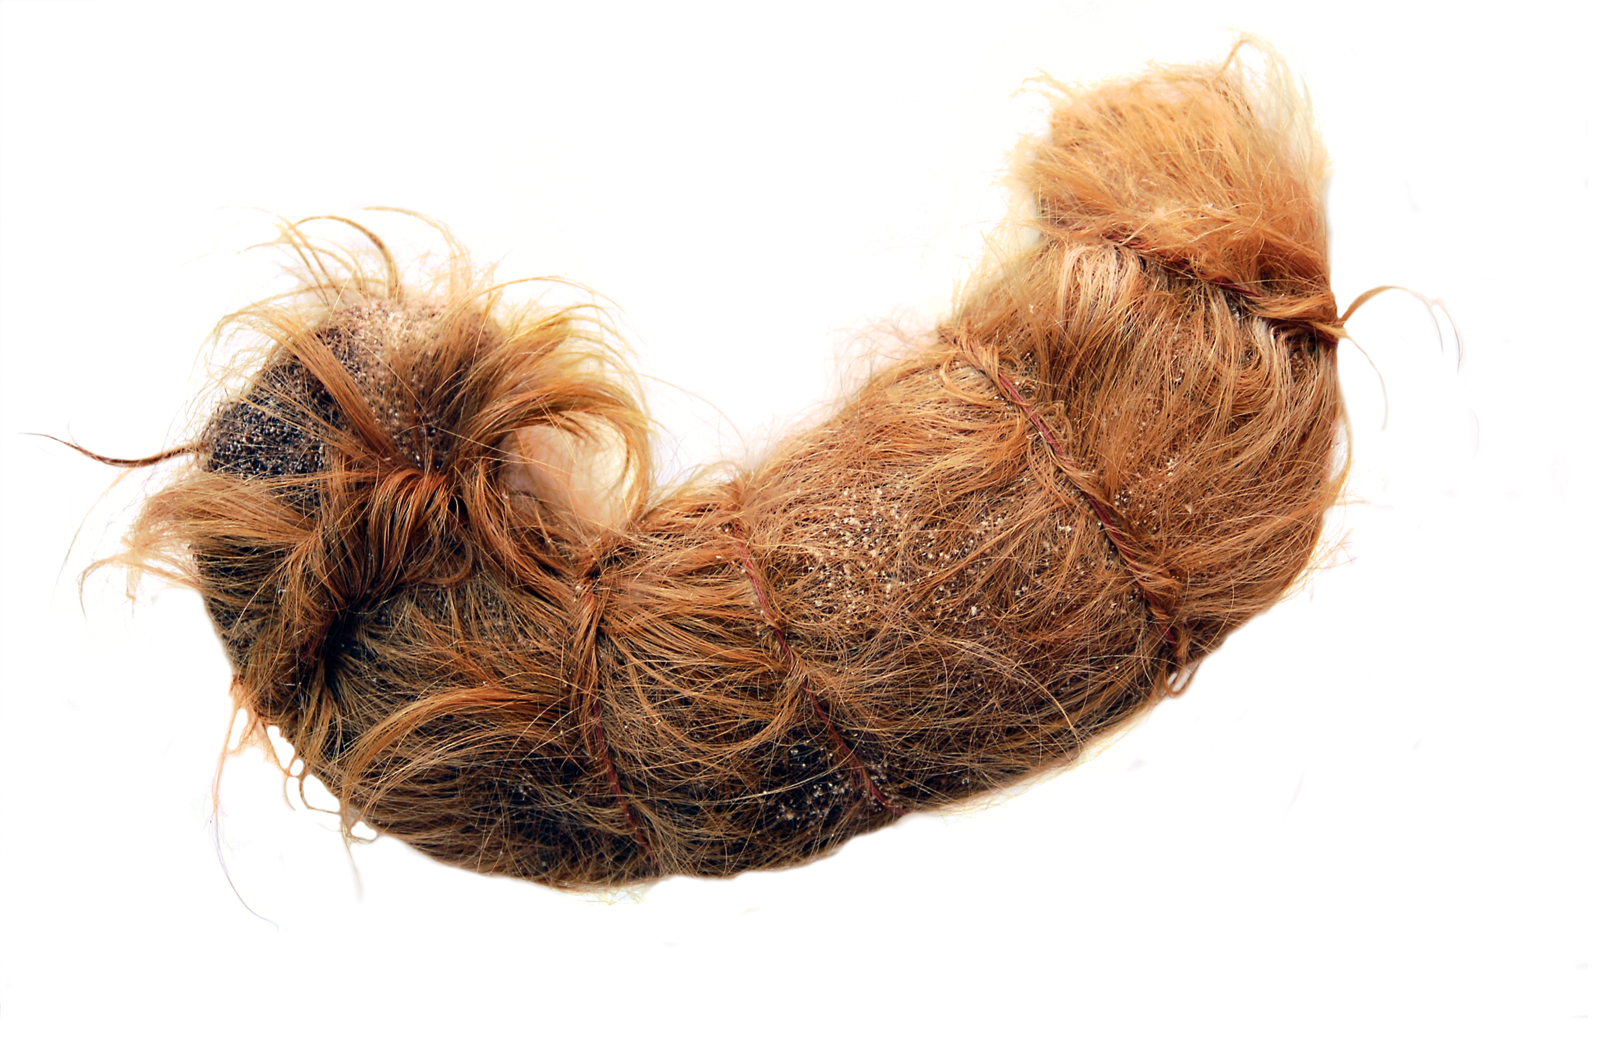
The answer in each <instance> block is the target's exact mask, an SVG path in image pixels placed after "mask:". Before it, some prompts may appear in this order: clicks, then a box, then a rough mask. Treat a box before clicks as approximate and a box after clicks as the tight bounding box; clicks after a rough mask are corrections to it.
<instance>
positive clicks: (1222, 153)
mask: <svg viewBox="0 0 1600 1064" xmlns="http://www.w3.org/2000/svg"><path fill="white" fill-rule="evenodd" d="M1050 84H1051V86H1052V89H1053V91H1054V106H1053V111H1052V114H1051V117H1050V125H1049V132H1048V134H1047V136H1046V137H1045V138H1044V139H1043V140H1042V142H1040V143H1039V144H1038V145H1037V148H1036V150H1035V151H1034V153H1033V154H1032V156H1031V157H1030V158H1028V159H1027V160H1026V161H1025V162H1024V163H1023V165H1022V170H1021V175H1020V176H1021V178H1022V180H1023V181H1024V183H1025V184H1026V186H1027V188H1028V189H1029V190H1030V192H1031V194H1032V197H1033V199H1034V202H1035V206H1036V209H1037V219H1036V221H1035V223H1034V224H1035V225H1036V226H1037V227H1038V228H1039V229H1040V230H1041V231H1042V232H1043V233H1044V234H1045V235H1046V236H1047V237H1048V238H1053V239H1057V240H1063V241H1077V242H1090V243H1103V244H1111V245H1118V246H1122V247H1125V248H1128V249H1129V250H1131V251H1134V252H1137V253H1138V254H1140V255H1142V256H1144V257H1145V258H1147V259H1151V260H1155V261H1158V262H1161V263H1163V264H1165V265H1167V266H1169V267H1171V268H1173V269H1176V270H1179V271H1181V272H1184V273H1187V274H1190V275H1192V276H1195V277H1197V278H1199V279H1201V280H1204V281H1208V282H1211V283H1213V284H1216V285H1218V286H1219V287H1221V288H1224V289H1227V290H1231V291H1232V292H1233V293H1235V294H1236V295H1238V296H1240V297H1243V298H1245V299H1247V300H1248V301H1249V304H1250V306H1251V309H1252V311H1253V312H1254V313H1256V314H1259V315H1261V316H1262V317H1265V318H1270V319H1276V320H1285V321H1287V320H1301V321H1305V322H1307V323H1310V324H1315V323H1319V322H1320V323H1326V324H1329V325H1334V324H1335V319H1336V317H1337V314H1338V311H1337V308H1336V305H1335V302H1334V298H1333V294H1332V290H1331V287H1330V283H1329V268H1328V233H1327V225H1326V220H1325V215H1324V210H1323V187H1324V185H1325V183H1326V180H1327V175H1328V161H1327V155H1326V153H1325V151H1324V149H1323V147H1322V142H1321V138H1320V137H1319V135H1318V133H1317V129H1316V124H1315V121H1314V120H1313V118H1312V114H1311V108H1310V104H1309V102H1308V101H1307V99H1306V97H1305V94H1304V92H1303V91H1302V89H1301V88H1300V87H1299V86H1298V85H1297V84H1296V82H1295V81H1294V79H1293V78H1292V76H1291V75H1290V74H1289V71H1288V68H1287V66H1286V65H1285V64H1284V62H1283V60H1282V59H1281V58H1279V57H1278V55H1277V54H1276V53H1275V52H1273V51H1272V50H1271V49H1270V48H1269V47H1268V46H1267V45H1265V44H1264V43H1262V42H1260V41H1257V40H1255V39H1253V38H1249V37H1242V38H1240V40H1239V41H1238V43H1237V44H1236V45H1235V47H1234V49H1233V51H1232V52H1230V53H1229V55H1228V56H1227V58H1225V59H1224V60H1222V61H1221V62H1219V63H1213V64H1206V65H1198V66H1170V67H1167V66H1156V67H1152V68H1151V69H1150V70H1149V71H1148V72H1147V73H1145V74H1144V75H1142V76H1139V77H1136V78H1133V79H1130V80H1126V81H1121V82H1113V83H1111V84H1103V85H1096V86H1093V87H1090V88H1085V89H1077V88H1072V87H1068V86H1065V85H1062V84H1059V83H1055V82H1052V83H1050Z"/></svg>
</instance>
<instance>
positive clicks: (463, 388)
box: [117, 50, 1344, 888]
mask: <svg viewBox="0 0 1600 1064" xmlns="http://www.w3.org/2000/svg"><path fill="white" fill-rule="evenodd" d="M1264 66H1265V72H1264V73H1262V72H1259V71H1258V72H1255V73H1252V72H1250V71H1249V70H1247V69H1245V68H1244V67H1243V66H1242V65H1241V63H1240V62H1239V59H1238V57H1237V50H1236V54H1235V55H1231V56H1230V57H1229V58H1228V59H1227V60H1226V61H1224V62H1222V63H1220V64H1215V65H1211V66H1205V67H1185V68H1161V69H1155V70H1153V71H1152V72H1150V73H1147V74H1145V75H1143V76H1141V77H1139V78H1136V79H1134V80H1129V81H1124V82H1120V83H1114V84H1110V85H1104V86H1100V87H1096V88H1093V89H1089V90H1071V89H1067V88H1065V87H1062V86H1056V87H1055V88H1054V89H1053V90H1052V93H1053V96H1052V106H1053V111H1052V114H1051V117H1050V121H1049V129H1048V133H1047V135H1046V136H1045V137H1044V138H1043V139H1041V140H1039V141H1038V142H1037V143H1032V144H1030V145H1028V146H1026V147H1025V150H1024V151H1023V152H1022V153H1021V156H1020V158H1021V159H1022V161H1021V162H1020V163H1019V170H1018V176H1019V178H1020V181H1021V182H1022V184H1023V185H1024V186H1025V188H1026V190H1027V195H1028V197H1029V199H1030V201H1031V207H1032V217H1031V219H1030V221H1029V223H1028V225H1029V226H1030V227H1031V230H1032V234H1031V238H1030V239H1029V240H1028V241H1026V242H1023V243H1021V244H1020V245H1019V250H1017V251H1016V252H1015V253H1013V254H1011V255H1010V256H1009V257H1007V258H1006V259H1005V260H1004V261H1001V262H998V263H996V264H994V265H992V266H991V267H989V268H987V269H986V270H985V271H983V272H982V273H981V274H980V276H979V277H977V278H975V279H974V280H973V281H972V282H971V283H970V284H969V285H968V287H967V290H966V292H965V294H964V295H963V296H962V297H961V299H960V300H959V302H958V304H957V306H956V307H955V308H954V311H953V312H952V313H951V314H950V315H949V316H948V318H947V319H946V320H944V321H943V323H942V324H940V325H939V326H938V327H937V329H936V330H935V331H933V332H932V333H931V334H929V335H926V336H923V337H921V338H918V339H916V340H914V341H910V342H908V343H907V344H906V346H905V349H904V350H902V351H900V352H898V353H897V354H896V357H894V358H893V359H892V360H889V361H887V362H886V363H885V364H883V365H881V366H880V367H879V368H878V369H877V370H876V371H875V373H874V375H873V376H872V377H871V378H870V380H868V381H867V383H866V384H865V385H864V386H863V387H861V388H860V390H859V391H858V392H856V394H854V395H853V396H851V397H850V398H849V399H847V400H846V401H844V402H843V403H842V405H841V406H840V407H839V409H838V410H837V411H836V412H835V413H834V414H833V415H832V416H831V417H829V418H828V419H827V420H826V421H825V422H823V423H821V424H819V425H817V426H816V427H814V428H811V429H809V430H806V431H802V432H799V433H798V434H796V435H794V436H792V437H791V438H788V439H786V440H784V441H782V442H781V443H779V444H778V445H776V446H775V447H774V448H773V449H772V450H771V452H770V453H769V454H767V455H766V456H765V457H764V458H762V459H761V460H759V461H756V462H754V463H753V464H751V465H749V466H748V468H742V469H740V470H738V471H737V472H735V473H734V474H733V475H731V476H728V477H726V478H725V479H721V480H713V479H712V478H710V477H706V476H702V477H700V478H696V479H691V480H689V481H687V482H685V483H681V484H677V485H674V486H669V487H666V488H657V487H656V486H654V485H653V484H652V483H651V468H652V466H651V459H650V454H649V437H648V429H649V423H648V420H647V418H646V415H645V413H644V410H643V406H642V403H641V401H640V399H639V397H638V389H637V387H636V386H635V384H634V383H633V380H632V378H631V377H630V376H629V374H628V373H627V371H626V369H625V368H623V367H622V366H621V364H620V363H619V361H618V359H617V358H615V357H614V356H613V355H612V354H611V345H609V344H608V343H607V339H606V337H607V334H606V332H605V330H604V329H603V328H602V327H601V325H600V324H598V323H597V322H598V319H597V318H596V316H595V315H594V314H592V313H590V312H587V311H585V310H584V309H583V308H581V307H580V308H565V309H547V308H540V307H536V306H530V305H516V304H515V303H513V302H512V301H511V300H510V298H509V297H508V296H507V295H506V289H505V288H504V287H499V286H494V285H491V284H489V283H488V281H487V279H486V275H484V274H483V273H481V272H475V271H474V269H473V268H472V267H471V265H470V264H469V261H468V259H467V257H466V255H465V253H464V252H462V251H461V250H460V249H459V248H457V247H455V246H454V245H453V244H452V257H451V259H450V261H449V265H448V268H447V269H445V270H443V271H441V273H440V275H439V276H438V277H437V279H436V280H435V281H434V282H433V283H431V284H427V285H410V284H407V283H406V282H405V281H404V280H403V278H402V274H401V271H400V270H399V267H398V265H397V263H396V261H395V259H394V257H393V256H392V255H391V253H390V252H389V251H388V250H387V248H386V247H385V246H384V244H383V243H382V241H381V240H380V239H379V238H378V237H377V236H376V235H375V234H373V233H371V232H369V231H368V230H367V229H365V228H363V227H362V226H360V225H357V224H356V223H353V222H352V223H349V224H350V225H351V226H353V227H354V229H355V230H357V231H359V232H360V233H361V234H362V235H363V238H364V239H366V240H367V241H369V242H370V246H371V250H370V251H368V252H366V253H361V254H358V253H355V252H340V251H338V250H337V249H330V248H328V247H325V246H323V245H321V244H319V243H317V242H314V241H313V240H311V239H310V238H309V237H308V236H306V235H305V231H304V230H303V229H302V228H301V227H299V226H290V227H288V228H287V230H286V232H285V237H284V243H285V244H286V245H287V246H289V247H290V248H291V249H293V250H294V251H295V252H296V253H297V254H298V255H299V256H300V257H301V259H302V261H303V263H304V270H303V274H302V276H303V280H304V284H303V287H301V288H300V289H298V290H297V291H296V292H295V293H294V294H292V295H291V296H289V297H286V298H283V299H280V300H277V301H273V302H269V303H267V304H263V305H260V306H257V307H253V308H251V309H249V310H247V311H245V312H243V313H242V314H241V315H237V316H235V319H234V320H236V321H240V322H244V323H246V324H247V325H248V326H249V327H250V328H251V329H253V330H254V331H255V332H256V333H258V334H259V336H260V337H261V338H262V340H263V343H262V344H261V345H260V347H259V358H258V361H256V362H255V363H254V364H253V366H252V368H251V370H250V372H249V374H248V380H247V381H246V383H245V384H244V385H243V386H242V387H239V388H237V389H235V390H234V391H233V392H232V393H230V394H229V395H227V396H226V397H224V398H223V399H222V401H220V403H219V404H218V405H216V407H215V408H214V410H213V411H212V412H211V414H210V415H209V418H208V420H206V421H205V423H204V425H203V427H202V428H201V429H200V430H199V431H198V432H197V434H196V435H195V436H194V437H193V438H192V439H191V440H190V441H189V442H187V443H185V444H184V445H182V446H180V447H177V448H175V449H174V450H172V451H169V452H166V453H164V454H163V455H159V456H153V457H152V458H151V459H148V460H144V461H143V462H140V463H135V464H144V463H145V462H153V461H156V460H166V459H171V458H174V457H179V458H182V459H183V460H184V462H185V463H186V464H185V465H183V466H182V467H181V468H177V469H176V470H175V473H174V476H173V477H172V478H171V479H170V480H169V481H168V482H166V483H165V484H164V486H162V487H160V488H159V490H156V491H154V492H153V494H151V495H150V497H149V498H148V500H147V502H146V504H145V506H144V509H143V510H142V512H141V513H140V515H139V516H138V518H137V520H136V522H135V524H134V525H133V527H132V529H131V531H130V533H129V540H128V549H127V553H126V554H124V555H122V556H121V557H120V559H117V560H120V561H122V562H124V563H127V564H129V565H131V566H133V567H134V568H135V569H137V570H141V571H149V572H157V573H161V574H163V575H165V576H167V577H169V578H172V579H177V580H180V581H183V582H185V583H187V584H189V585H190V586H193V587H195V588H197V589H198V590H199V592H200V594H201V595H202V597H203V599H204V602H205V605H206V608H207V610H208V611H209V613H210V615H211V618H212V619H213V621H214V622H215V625H216V629H217V631H218V633H219V635H220V637H221V640H222V643H223V645H224V647H225V648H226V651H227V654H228V656H229V659H230V661H231V663H232V667H233V670H234V674H235V682H234V692H235V698H236V699H237V701H238V703H239V704H240V706H241V707H242V708H243V710H244V711H245V712H246V713H247V714H248V715H249V719H250V720H251V722H252V724H253V726H254V727H255V728H256V729H257V730H258V731H264V730H265V729H266V728H268V727H273V728H276V729H277V730H278V732H279V733H280V734H281V736H282V738H283V739H284V740H286V741H287V742H288V743H289V744H290V745H292V747H293V749H294V751H295V755H296V758H297V761H296V762H295V765H294V767H293V771H294V772H295V773H296V774H299V775H301V777H302V782H303V779H304V778H305V777H307V776H309V777H314V778H315V779H317V780H320V781H321V782H322V783H323V784H324V785H326V787H327V788H328V789H329V790H330V791H331V792H332V794H334V795H335V796H336V797H337V799H338V801H339V803H340V808H341V811H342V815H343V817H344V821H345V824H346V827H347V828H350V827H353V826H354V825H355V824H357V823H358V822H362V823H365V824H366V825H368V826H370V827H371V828H372V829H373V830H375V831H377V832H380V833H385V834H389V835H393V836H396V837H398V838H400V839H403V840H405V841H406V842H408V843H409V844H411V845H412V846H414V847H416V848H417V849H419V850H421V851H423V852H424V853H427V854H429V855H430V856H432V857H435V858H437V859H439V860H441V861H445V862H448V863H450V864H453V865H458V866H462V867H465V868H469V869H473V870H475V871H479V872H484V873H491V874H497V875H509V876H519V877H524V878H527V879H532V880H536V881H539V882H541V883H547V884H551V885H554V886H559V887H569V888H603V887H610V886H617V885H622V884H629V883H635V882H640V881H648V880H653V879H657V878H660V877H663V876H670V875H680V874H681V875H698V876H730V875H735V874H737V873H740V872H744V871H747V870H750V869H759V868H773V867H778V866H784V865H792V864H795V863H797V862H801V861H806V860H809V859H811V858H814V857H817V856H819V855H821V854H824V853H826V852H828V851H830V850H831V849H833V848H834V847H836V846H838V845H839V844H840V843H842V842H843V841H845V840H846V839H848V838H850V837H851V836H853V835H857V834H861V833H863V832H867V831H871V830H874V829H876V828H879V827H882V826H884V825H886V824H890V823H892V822H893V821H895V820H896V819H897V818H898V817H900V816H902V815H904V814H906V813H908V812H912V811H918V810H934V809H939V808H941V807H945V806H947V805H949V804H951V803H954V802H960V801H962V800H963V799H968V798H971V797H973V796H977V795H982V794H984V793H986V792H990V791H993V790H995V789H996V788H1001V787H1005V786H1008V785H1010V784H1014V783H1017V782H1018V781H1021V780H1024V779H1027V778H1029V777H1031V776H1034V775H1037V774H1038V773H1041V772H1043V771H1046V770H1052V769H1057V768H1061V767H1063V766H1066V765H1069V764H1070V763H1072V762H1073V761H1074V760H1075V759H1076V758H1078V757H1079V756H1080V755H1082V754H1083V752H1084V751H1085V750H1086V749H1087V748H1088V747H1089V746H1090V745H1091V744H1092V743H1094V742H1095V741H1096V740H1097V739H1100V738H1103V737H1105V736H1107V735H1108V734H1109V733H1111V732H1112V731H1114V730H1115V729H1117V728H1119V727H1120V726H1123V725H1124V724H1126V723H1127V722H1128V721H1130V720H1131V719H1132V718H1133V717H1135V716H1136V715H1137V714H1139V713H1140V712H1141V711H1142V710H1144V709H1145V708H1146V707H1148V706H1150V705H1151V704H1152V703H1153V702H1155V701H1157V700H1159V699H1160V698H1161V697H1162V696H1164V695H1167V694H1170V693H1174V692H1175V691H1176V690H1177V689H1178V688H1179V687H1180V686H1181V685H1182V684H1183V683H1184V682H1185V681H1186V679H1187V677H1188V676H1189V675H1190V673H1191V670H1192V669H1193V667H1194V666H1195V664H1196V663H1197V662H1199V661H1200V659H1202V658H1203V657H1204V656H1205V655H1207V654H1209V653H1210V652H1211V651H1213V650H1214V649H1216V648H1217V647H1218V646H1219V645H1220V644H1221V643H1222V641H1223V640H1224V639H1225V638H1226V637H1227V635H1228V633H1229V632H1231V631H1232V630H1233V629H1235V628H1236V627H1238V626H1239V625H1240V624H1242V623H1244V622H1245V621H1247V620H1249V619H1250V618H1251V617H1253V616H1255V615H1256V614H1257V613H1259V612H1261V611H1262V610H1264V609H1266V608H1267V607H1268V606H1270V605H1272V604H1273V603H1274V602H1275V601H1277V600H1278V599H1279V598H1280V597H1281V596H1282V595H1283V594H1284V593H1285V591H1286V589H1288V588H1289V587H1290V586H1291V584H1292V583H1293V582H1294V581H1295V580H1296V578H1297V577H1298V576H1299V575H1300V574H1301V573H1302V572H1303V571H1304V570H1305V569H1306V567H1307V565H1308V563H1309V561H1310V560H1311V558H1312V557H1313V554H1314V552H1315V550H1316V547H1317V544H1318V540H1319V536H1320V533H1321V529H1322V522H1323V517H1324V514H1325V512H1326V511H1327V510H1328V508H1329V507H1330V506H1331V505H1332V504H1333V503H1334V502H1335V500H1336V498H1337V496H1338V493H1339V490H1340V485H1341V481H1342V477H1343V472H1344V467H1343V459H1342V457H1341V456H1342V454H1343V447H1342V439H1343V436H1342V424H1343V419H1342V413H1341V405H1340V397H1339V390H1338V382H1337V369H1336V359H1335V350H1336V345H1337V343H1338V341H1339V339H1340V337H1341V336H1342V335H1343V329H1342V319H1341V318H1339V317H1338V314H1337V308H1336V306H1335V302H1334V298H1333V295H1332V291H1331V289H1330V286H1329V275H1328V253H1327V244H1328V240H1327V232H1326V226H1325V221H1324V214H1323V209H1322V201H1321V189H1322V185H1323V182H1324V177H1325V161H1324V157H1323V154H1322V150H1321V147H1320V145H1319V142H1318V140H1317V137H1316V135H1315V132H1314V130H1313V128H1312V125H1311V120H1310V116H1309V112H1308V110H1307V108H1306V106H1305V103H1304V101H1303V100H1302V99H1301V97H1300V96H1299V95H1298V94H1297V93H1296V92H1295V91H1294V90H1293V89H1291V88H1290V87H1289V82H1288V80H1287V79H1286V78H1285V77H1284V74H1283V72H1282V70H1281V69H1280V68H1279V66H1278V64H1277V61H1276V60H1275V59H1273V58H1272V57H1271V56H1270V55H1269V56H1267V57H1266V58H1265V60H1264ZM597 485H598V486H597Z"/></svg>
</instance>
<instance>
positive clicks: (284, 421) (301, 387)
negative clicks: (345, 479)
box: [204, 358, 340, 480]
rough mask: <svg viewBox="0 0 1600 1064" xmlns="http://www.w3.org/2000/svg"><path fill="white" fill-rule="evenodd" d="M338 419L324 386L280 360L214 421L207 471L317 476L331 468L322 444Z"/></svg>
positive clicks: (278, 476)
mask: <svg viewBox="0 0 1600 1064" xmlns="http://www.w3.org/2000/svg"><path fill="white" fill-rule="evenodd" d="M339 420H340V419H339V418H338V414H337V412H336V410H335V407H334V401H333V396H332V395H330V394H329V393H328V390H327V389H326V388H324V387H323V386H322V382H321V381H318V380H317V379H316V378H315V377H313V376H312V375H311V373H310V372H309V371H308V370H307V369H306V368H305V367H304V366H302V365H301V364H300V363H298V362H295V361H292V360H290V359H287V358H283V359H280V360H279V361H277V362H275V363H273V364H271V365H269V366H268V367H267V368H266V369H264V370H262V371H261V374H260V375H259V376H258V377H257V378H256V380H255V382H254V383H253V384H251V386H250V389H249V390H248V391H247V392H245V394H244V395H243V396H242V397H241V398H239V399H237V400H234V401H233V402H230V403H228V404H226V405H225V406H223V407H222V408H221V409H220V410H218V411H217V413H216V415H215V416H214V417H213V418H212V419H211V424H210V425H209V426H208V427H207V432H206V436H207V440H208V441H209V443H210V446H209V448H208V449H207V451H206V454H205V458H204V466H205V468H206V469H207V470H208V471H209V472H213V473H227V474H229V475H232V476H236V477H244V478H245V479H258V478H270V479H274V480H278V479H283V478H285V477H295V478H303V477H311V476H314V475H316V474H318V473H320V472H322V471H323V469H325V468H326V466H327V459H326V456H325V452H324V448H325V446H326V445H325V444H324V443H323V439H324V437H325V436H326V435H327V434H328V432H329V431H330V430H332V429H335V427H336V426H337V424H338V421H339Z"/></svg>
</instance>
